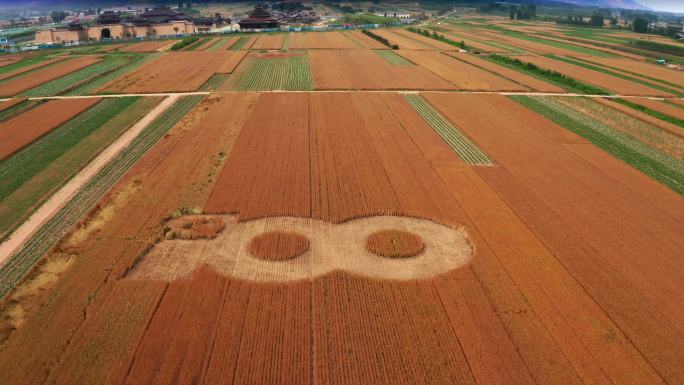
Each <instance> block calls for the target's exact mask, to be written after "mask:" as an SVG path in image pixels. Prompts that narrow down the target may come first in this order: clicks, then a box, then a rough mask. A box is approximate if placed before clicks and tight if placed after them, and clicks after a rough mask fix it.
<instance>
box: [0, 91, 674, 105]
mask: <svg viewBox="0 0 684 385" xmlns="http://www.w3.org/2000/svg"><path fill="white" fill-rule="evenodd" d="M244 92H245V91H239V90H235V91H220V92H211V91H194V92H159V93H141V94H110V95H70V96H66V95H63V96H37V97H31V98H27V99H28V100H52V99H85V98H125V97H130V96H176V97H180V96H190V95H209V94H234V93H244ZM258 92H259V93H287V92H289V93H311V94H315V93H350V92H353V93H360V92H368V93H399V94H407V93H408V94H418V93H421V92H430V93H459V94H499V95H523V96H570V97H585V98H621V99H652V100H664V99H668V100H682V101H684V98H681V97H677V96H674V95H673V96H665V95H663V96H640V95H591V94H575V93H555V92H534V91H530V92H524V91H521V92H516V91H464V90H429V89H425V90H352V89H350V90H306V91H258ZM7 100H12V98H0V102H4V101H7Z"/></svg>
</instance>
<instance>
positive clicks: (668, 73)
mask: <svg viewBox="0 0 684 385" xmlns="http://www.w3.org/2000/svg"><path fill="white" fill-rule="evenodd" d="M581 59H582V60H583V61H586V62H589V63H594V64H598V65H602V66H605V67H607V68H610V69H612V70H616V71H618V72H625V73H629V74H633V75H637V76H640V77H642V78H645V79H655V80H657V81H660V82H664V83H665V84H669V85H671V86H674V87H678V88H680V89H682V88H684V85H683V84H684V74H682V73H681V71H677V70H673V69H669V68H665V67H662V66H658V65H655V64H649V63H645V62H643V61H637V60H631V59H624V58H598V57H593V58H581Z"/></svg>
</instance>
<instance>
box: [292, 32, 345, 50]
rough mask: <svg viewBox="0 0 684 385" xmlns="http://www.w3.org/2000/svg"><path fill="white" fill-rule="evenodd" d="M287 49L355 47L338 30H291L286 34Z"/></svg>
mask: <svg viewBox="0 0 684 385" xmlns="http://www.w3.org/2000/svg"><path fill="white" fill-rule="evenodd" d="M287 45H288V48H289V49H295V50H296V49H356V48H358V47H357V46H356V45H354V43H352V42H351V41H349V39H347V38H345V37H344V36H343V35H342V34H341V33H340V32H292V33H290V34H289V35H288V42H287Z"/></svg>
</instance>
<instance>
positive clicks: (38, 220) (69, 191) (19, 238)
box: [0, 95, 179, 267]
mask: <svg viewBox="0 0 684 385" xmlns="http://www.w3.org/2000/svg"><path fill="white" fill-rule="evenodd" d="M178 98H179V95H170V96H169V97H167V98H166V99H164V100H162V101H161V103H159V104H158V105H157V106H156V107H155V108H154V109H152V110H151V111H150V112H149V113H147V115H145V116H144V117H143V118H142V119H140V120H139V121H138V122H137V123H135V124H134V125H133V126H132V127H131V128H129V129H128V130H127V131H126V132H125V133H124V134H123V135H121V136H120V137H119V138H118V139H117V140H116V141H115V142H114V143H112V144H111V145H110V146H109V147H107V148H106V149H105V150H104V151H102V153H100V155H98V156H97V158H95V160H93V161H92V162H90V164H88V165H87V166H86V167H85V168H84V169H83V170H81V171H80V172H79V173H78V174H76V176H74V177H73V178H72V179H71V180H70V181H69V182H68V183H67V184H66V185H64V186H63V187H62V188H61V189H60V190H59V191H57V193H55V194H54V195H53V196H52V197H51V198H50V199H49V200H48V201H47V202H45V203H44V204H43V205H42V206H41V207H40V208H39V209H38V211H36V212H35V213H33V215H31V217H29V219H28V220H27V221H26V222H24V223H23V224H22V225H21V227H19V228H18V229H17V230H16V231H14V232H13V233H12V234H11V235H10V236H9V237H8V238H7V239H6V240H5V242H3V243H2V244H0V267H2V266H3V265H4V264H5V263H6V262H7V261H8V260H9V259H10V257H11V256H12V255H14V254H15V253H16V252H17V251H18V250H19V248H21V246H23V245H24V243H26V242H27V241H28V240H29V239H30V238H31V237H32V236H33V234H35V233H36V231H38V229H40V227H41V226H43V225H44V224H45V223H46V222H47V221H48V220H49V219H50V218H52V217H53V216H54V215H55V214H57V212H58V211H59V210H60V209H62V207H64V206H65V205H66V204H67V203H68V202H69V201H70V200H71V198H73V197H74V196H75V195H76V193H78V192H79V191H80V190H81V189H82V188H83V186H85V184H86V183H87V182H88V181H89V180H90V179H91V178H92V177H93V176H95V175H96V174H97V173H98V172H99V171H100V170H102V168H103V167H104V166H105V165H107V164H108V163H109V162H110V161H111V160H112V159H114V157H115V156H116V155H117V154H119V153H120V152H121V151H122V150H123V149H125V148H126V147H127V146H128V145H130V144H131V143H132V142H133V140H134V139H135V138H136V137H137V136H138V135H139V134H140V133H141V132H142V130H143V129H145V127H147V126H148V125H149V124H150V123H151V122H152V121H154V119H156V118H157V117H158V116H159V115H160V114H161V113H163V112H164V111H166V110H167V109H168V108H169V107H171V105H173V103H175V102H176V100H177V99H178Z"/></svg>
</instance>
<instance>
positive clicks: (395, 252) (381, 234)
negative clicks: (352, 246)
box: [366, 230, 425, 258]
mask: <svg viewBox="0 0 684 385" xmlns="http://www.w3.org/2000/svg"><path fill="white" fill-rule="evenodd" d="M366 249H367V250H368V251H370V252H371V253H373V254H375V255H378V256H380V257H385V258H409V257H415V256H417V255H418V254H420V253H421V252H422V251H423V249H425V243H424V242H423V239H422V238H421V237H420V236H419V235H416V234H412V233H409V232H408V231H403V230H381V231H376V232H374V233H373V234H371V235H369V236H368V238H367V239H366Z"/></svg>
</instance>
